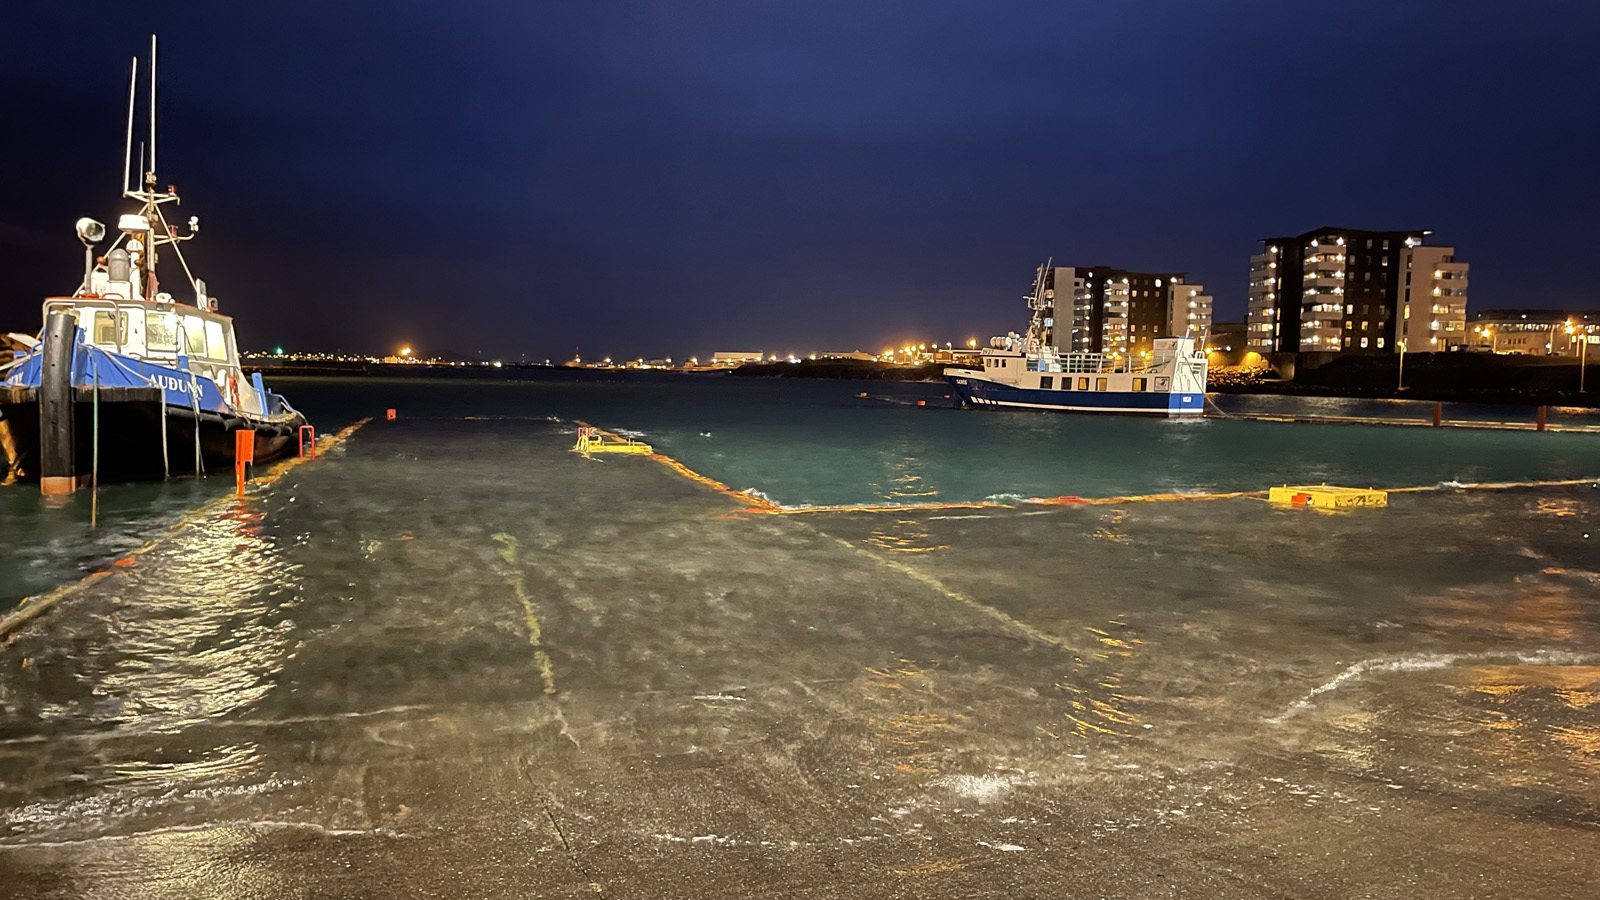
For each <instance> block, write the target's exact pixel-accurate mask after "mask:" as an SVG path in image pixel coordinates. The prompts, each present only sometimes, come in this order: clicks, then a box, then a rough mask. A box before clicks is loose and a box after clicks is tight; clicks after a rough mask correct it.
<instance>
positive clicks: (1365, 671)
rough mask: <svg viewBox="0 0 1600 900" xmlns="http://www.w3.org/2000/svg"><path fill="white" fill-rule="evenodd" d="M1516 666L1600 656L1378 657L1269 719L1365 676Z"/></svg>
mask: <svg viewBox="0 0 1600 900" xmlns="http://www.w3.org/2000/svg"><path fill="white" fill-rule="evenodd" d="M1495 662H1499V663H1514V664H1519V665H1525V666H1586V665H1594V664H1596V663H1600V653H1575V652H1573V651H1571V650H1524V651H1512V650H1484V651H1479V652H1475V653H1414V654H1404V655H1400V656H1375V657H1373V658H1371V659H1364V660H1362V661H1360V662H1358V663H1356V664H1354V665H1352V666H1350V667H1348V668H1346V669H1345V670H1344V671H1343V672H1340V673H1339V674H1338V675H1335V676H1334V677H1333V678H1332V679H1330V680H1329V681H1327V682H1324V683H1323V684H1319V685H1317V686H1316V687H1314V688H1312V689H1311V690H1310V692H1309V693H1307V694H1306V695H1305V696H1304V697H1301V698H1300V699H1299V700H1296V701H1295V702H1293V703H1291V704H1289V708H1288V709H1286V710H1284V711H1283V712H1281V713H1279V714H1278V715H1276V716H1273V717H1272V718H1270V719H1268V720H1267V721H1268V722H1271V723H1272V724H1274V725H1281V724H1282V723H1284V722H1286V721H1288V720H1289V719H1291V718H1293V717H1295V716H1297V715H1299V714H1300V713H1303V712H1305V711H1306V710H1309V709H1312V708H1313V707H1314V706H1315V705H1316V703H1315V701H1316V699H1317V697H1319V696H1321V695H1323V694H1326V693H1329V692H1330V691H1336V690H1338V689H1339V688H1340V687H1342V686H1344V685H1345V684H1346V683H1348V682H1350V681H1353V680H1355V679H1357V678H1361V677H1363V676H1366V675H1381V674H1387V673H1390V672H1422V671H1427V670H1430V669H1448V668H1451V667H1453V666H1459V665H1463V664H1470V663H1495Z"/></svg>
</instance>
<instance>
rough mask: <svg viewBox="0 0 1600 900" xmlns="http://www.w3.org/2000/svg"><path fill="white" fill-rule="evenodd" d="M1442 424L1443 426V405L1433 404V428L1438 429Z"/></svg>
mask: <svg viewBox="0 0 1600 900" xmlns="http://www.w3.org/2000/svg"><path fill="white" fill-rule="evenodd" d="M1443 424H1444V404H1443V403H1435V404H1434V405H1433V427H1435V428H1438V427H1439V426H1440V425H1443Z"/></svg>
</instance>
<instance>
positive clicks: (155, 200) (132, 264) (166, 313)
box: [0, 39, 307, 490]
mask: <svg viewBox="0 0 1600 900" xmlns="http://www.w3.org/2000/svg"><path fill="white" fill-rule="evenodd" d="M154 53H155V41H154V39H152V40H151V88H150V143H149V147H148V157H146V154H145V152H143V150H141V153H140V165H139V169H140V170H142V172H141V173H140V174H139V176H138V181H137V183H136V184H128V183H127V165H128V163H129V162H131V155H132V154H131V150H132V135H133V113H134V103H133V101H134V96H133V87H134V86H133V85H130V93H129V106H128V148H127V149H128V153H127V155H126V156H125V157H124V166H125V170H124V189H123V198H124V199H127V200H134V201H137V202H138V203H139V204H140V205H139V208H138V209H137V211H134V212H128V213H125V214H123V215H121V216H120V217H119V218H118V220H117V225H116V232H117V233H116V236H115V238H114V239H113V240H112V242H111V245H110V246H109V247H108V248H107V249H106V251H105V253H104V254H103V255H100V256H98V257H97V256H96V252H95V248H96V247H97V246H98V245H99V244H100V243H101V242H102V241H104V240H105V238H106V236H107V229H106V228H105V227H104V226H103V225H101V224H100V223H98V222H96V221H94V220H92V219H80V220H79V221H78V237H79V239H80V240H81V241H82V242H83V245H84V247H85V256H86V260H85V270H84V275H83V280H82V282H80V284H79V286H78V288H77V289H76V290H75V291H73V292H72V294H71V295H69V296H61V297H51V298H48V299H46V300H45V301H44V306H43V319H44V322H43V328H42V330H41V331H40V333H39V335H38V337H36V338H30V337H28V336H26V335H16V334H13V335H10V336H9V341H8V343H9V344H10V345H11V346H12V347H13V348H16V349H14V350H13V352H12V353H11V354H10V356H11V358H10V359H9V360H6V359H4V358H3V357H0V379H3V380H0V454H3V458H4V463H5V469H4V471H0V475H3V476H5V477H6V478H7V479H8V480H10V479H15V478H18V477H23V478H44V479H56V480H59V479H61V478H63V477H66V478H69V479H71V480H72V481H77V480H81V479H82V478H84V477H87V476H88V475H89V473H90V470H91V468H93V469H94V470H95V471H96V472H97V473H98V475H99V477H100V478H101V479H102V480H106V479H110V480H132V479H140V478H150V477H156V478H159V477H162V476H163V475H166V474H180V473H186V472H197V471H205V470H206V469H226V468H228V467H231V465H232V464H233V461H234V458H235V456H234V455H235V433H236V432H238V431H241V430H248V431H252V432H254V438H253V444H254V453H253V458H254V461H256V462H266V461H270V460H273V459H276V458H279V457H282V456H284V455H286V454H288V453H290V452H292V451H294V450H295V449H296V448H297V446H298V442H299V440H300V435H301V428H302V426H305V425H306V424H307V422H306V418H305V416H303V415H302V414H301V413H299V412H298V411H297V410H295V409H294V407H292V406H290V405H289V402H288V401H287V400H285V399H284V398H283V397H282V396H281V395H279V394H277V393H274V392H272V391H270V390H268V389H267V387H266V385H265V384H264V383H263V382H262V380H261V376H260V374H259V373H255V374H252V375H249V376H247V375H246V374H245V372H244V370H243V368H242V367H241V366H240V361H239V350H238V345H237V342H236V338H235V335H234V327H233V319H232V318H230V317H228V316H226V315H223V314H221V313H219V312H218V311H217V299H216V297H214V296H212V295H210V294H209V293H208V292H207V290H206V285H205V282H204V281H202V280H200V279H198V278H194V277H193V276H192V274H191V273H190V268H189V265H188V262H187V261H186V260H184V258H183V252H182V249H181V245H182V244H184V243H186V242H188V241H189V240H192V239H193V238H194V237H195V235H196V233H197V232H198V231H199V220H198V219H197V218H195V217H192V216H191V217H190V218H189V220H188V223H187V227H186V230H185V231H184V232H183V233H181V234H180V233H179V229H178V228H177V227H176V226H174V225H172V224H169V222H168V220H167V215H168V214H167V211H166V210H167V209H168V208H169V207H172V206H176V205H177V204H178V202H179V199H178V194H177V191H176V189H175V188H172V187H170V186H169V187H168V188H167V189H166V190H165V191H161V190H158V189H157V184H158V182H157V181H156V171H155V165H156V154H155V90H154V80H155V63H154ZM137 71H138V61H137V60H135V61H134V72H135V76H134V78H135V81H136V79H137V75H136V73H137ZM146 158H148V166H146V165H145V161H146ZM169 251H170V252H171V253H172V255H173V256H175V257H177V259H178V261H179V262H180V263H182V271H183V276H184V277H183V281H182V282H179V289H180V290H183V289H184V288H187V291H186V293H190V294H191V299H190V302H188V303H184V302H181V301H180V300H179V299H178V298H176V297H174V296H173V294H172V293H170V292H169V291H168V290H166V289H165V288H166V287H167V285H166V283H165V282H164V281H163V280H162V278H161V277H160V275H159V274H158V272H157V262H158V257H159V256H162V255H165V254H166V253H167V252H169ZM53 461H54V462H53ZM53 467H54V468H55V469H65V470H67V471H66V472H65V473H63V472H61V471H44V470H49V469H52V468H53ZM62 489H67V490H70V489H71V487H70V486H67V487H64V488H62Z"/></svg>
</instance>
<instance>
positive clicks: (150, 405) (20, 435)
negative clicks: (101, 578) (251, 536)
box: [0, 396, 306, 482]
mask: <svg viewBox="0 0 1600 900" xmlns="http://www.w3.org/2000/svg"><path fill="white" fill-rule="evenodd" d="M0 401H4V398H0ZM74 414H75V426H74V432H75V439H76V448H75V456H76V468H77V474H78V476H79V477H80V478H87V477H88V476H89V475H90V473H91V472H93V471H94V467H95V446H94V444H95V422H94V419H95V413H94V406H93V403H92V401H91V402H87V403H86V402H84V400H83V399H82V397H81V396H80V397H79V398H78V399H77V402H76V403H74ZM99 419H100V424H99V444H100V446H99V476H100V480H101V481H105V482H116V481H141V480H148V479H158V478H162V477H164V476H166V475H191V474H195V473H196V471H197V466H196V452H195V448H196V443H197V441H198V445H199V454H198V456H199V470H200V471H208V472H227V471H231V470H232V468H233V458H234V441H235V437H234V433H235V432H237V431H239V430H241V429H250V430H253V431H254V432H255V452H254V457H255V462H257V463H267V462H272V461H274V460H277V459H281V458H283V457H285V456H288V455H290V454H292V453H295V452H296V451H297V450H298V446H299V445H298V436H299V428H300V426H302V425H305V424H306V420H305V417H304V416H302V415H299V414H298V413H297V414H295V415H293V416H290V417H285V418H283V419H280V420H278V421H272V422H262V421H251V420H249V419H246V418H243V417H240V416H229V415H225V414H218V413H210V412H206V411H204V410H202V411H200V413H199V416H198V418H197V417H196V415H195V411H194V410H193V408H192V407H187V406H173V405H171V404H165V403H162V402H161V401H159V400H109V401H108V400H102V401H101V403H100V412H99ZM163 432H165V434H166V442H165V450H164V451H163V445H162V433H163ZM0 457H3V464H0V477H3V478H6V479H8V480H37V479H38V477H39V466H38V458H39V404H38V401H37V400H35V399H32V398H27V399H22V400H20V401H14V402H0Z"/></svg>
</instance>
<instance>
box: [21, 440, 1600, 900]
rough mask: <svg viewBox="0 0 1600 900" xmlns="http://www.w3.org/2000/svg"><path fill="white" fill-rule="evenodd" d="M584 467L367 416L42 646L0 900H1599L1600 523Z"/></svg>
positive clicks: (1527, 501)
mask: <svg viewBox="0 0 1600 900" xmlns="http://www.w3.org/2000/svg"><path fill="white" fill-rule="evenodd" d="M570 440H571V438H570V435H566V434H563V433H562V428H561V426H559V425H557V424H551V423H538V422H533V421H521V422H491V421H484V422H459V423H446V424H440V423H437V422H435V423H414V422H413V423H408V422H405V421H403V420H402V421H399V422H394V423H384V424H382V425H379V426H375V427H369V429H367V430H365V431H363V432H362V433H361V434H360V435H358V437H357V438H356V439H354V440H353V441H352V442H351V443H350V444H348V445H347V446H346V447H345V448H344V450H343V451H341V453H340V454H339V455H338V456H337V457H336V458H334V459H330V460H327V461H324V463H322V464H318V465H315V466H308V467H304V468H302V469H300V470H296V472H295V473H294V474H293V475H292V476H291V477H290V478H288V479H286V480H285V481H284V482H283V483H281V484H280V485H277V486H275V487H274V488H273V489H272V490H271V491H270V492H268V494H267V495H265V496H263V497H262V498H260V499H259V500H258V501H254V502H255V503H256V504H257V505H252V506H248V507H243V508H240V509H239V510H236V511H234V512H231V513H229V514H227V515H219V516H217V517H215V518H213V519H209V520H202V521H197V522H195V523H193V524H192V525H191V526H190V527H189V528H187V529H186V530H184V531H182V532H180V533H179V534H178V535H176V536H175V537H174V539H173V540H172V541H170V542H168V543H167V544H164V545H162V546H161V547H158V548H156V549H154V550H152V551H150V552H149V553H147V554H145V555H144V556H142V557H140V559H139V562H138V564H137V565H136V566H134V567H131V568H129V569H127V570H126V571H119V572H118V573H117V574H116V575H115V576H114V577H112V578H108V579H105V580H103V581H101V582H99V583H97V584H95V585H93V586H92V587H91V588H89V589H87V590H85V591H84V592H83V594H82V595H80V596H76V597H74V598H72V599H70V600H69V601H66V602H64V603H63V604H62V605H61V606H60V607H59V608H58V609H57V610H56V611H55V612H54V613H53V614H52V615H51V616H48V617H46V618H44V619H43V620H40V621H38V622H36V623H35V624H33V625H31V626H30V627H29V628H28V629H26V630H25V631H24V632H22V633H21V634H19V635H18V636H17V638H16V639H15V640H14V641H13V642H12V643H11V645H10V646H8V647H6V648H5V650H4V653H3V655H0V710H3V712H4V719H3V722H0V806H3V812H0V896H29V897H80V896H82V897H89V896H93V897H102V896H103V897H112V896H116V897H140V896H145V897H167V896H171V897H193V896H252V897H254V896H260V897H267V896H272V897H282V896H301V895H305V896H349V897H364V896H373V897H378V896H382V897H394V896H507V897H525V896H569V895H582V896H593V895H595V894H596V893H598V894H600V895H611V896H627V897H707V896H749V895H752V894H754V895H763V896H811V895H817V894H821V895H830V896H831V895H844V894H850V895H857V894H865V893H873V894H882V895H888V896H992V895H1010V894H1016V895H1022V896H1050V897H1058V896H1150V897H1165V896H1191V897H1192V896H1217V897H1222V896H1226V897H1283V896H1294V897H1330V898H1331V897H1349V896H1368V897H1491V896H1503V897H1513V896H1539V897H1548V898H1563V897H1589V896H1592V885H1593V883H1594V882H1595V880H1596V876H1600V789H1597V785H1596V782H1595V778H1596V776H1597V775H1600V772H1597V771H1596V770H1597V768H1600V766H1597V759H1600V756H1597V755H1600V731H1597V721H1600V720H1597V719H1596V717H1595V716H1596V711H1597V710H1600V703H1597V702H1596V699H1597V697H1600V641H1597V640H1596V630H1595V629H1596V625H1597V619H1600V600H1597V595H1600V589H1597V579H1600V575H1596V573H1597V572H1600V558H1597V554H1596V552H1595V548H1594V546H1593V544H1592V543H1589V542H1585V541H1584V540H1583V539H1582V538H1581V537H1579V535H1580V534H1581V532H1582V531H1583V530H1587V529H1588V528H1589V527H1590V526H1589V525H1586V524H1585V523H1593V522H1594V521H1595V515H1596V512H1597V510H1600V502H1597V501H1600V497H1597V492H1594V491H1580V490H1572V491H1565V492H1558V493H1553V494H1552V493H1542V494H1539V495H1519V494H1504V495H1491V494H1479V495H1458V496H1451V495H1433V496H1426V497H1405V498H1402V499H1397V500H1396V502H1395V504H1394V505H1393V506H1392V507H1391V508H1390V509H1389V510H1387V511H1384V512H1381V513H1374V514H1371V515H1362V516H1322V515H1315V514H1310V513H1306V512H1305V511H1295V512H1284V511H1274V510H1269V509H1266V508H1265V507H1263V506H1260V505H1257V504H1254V503H1251V502H1248V501H1239V502H1237V503H1235V502H1232V501H1219V502H1216V503H1208V504H1203V505H1200V504H1196V505H1186V504H1168V505H1163V504H1149V505H1142V506H1137V507H1134V506H1130V507H1127V508H1111V509H1104V508H1096V509H1074V508H1056V509H1051V510H1048V511H1046V512H1045V513H1044V514H1040V515H1026V514H1023V513H1022V512H1016V511H1004V510H996V511H985V512H983V513H982V514H978V515H960V516H954V515H940V514H935V513H929V514H915V515H909V514H908V515H881V514H864V513H863V514H855V513H852V514H840V515H829V516H812V517H807V518H804V519H798V518H786V517H760V518H756V519H749V518H727V517H722V516H720V515H719V514H720V513H723V512H725V511H726V510H727V508H728V505H729V501H728V500H726V499H725V498H722V497H719V496H715V495H712V494H709V493H707V492H704V491H701V490H700V489H699V488H697V487H696V486H694V485H692V484H690V483H688V482H686V481H683V480H680V479H678V478H676V477H675V476H673V475H672V474H670V473H669V472H667V471H665V470H664V469H662V468H660V467H658V466H655V465H653V464H651V463H649V462H648V461H647V460H623V459H617V460H612V459H607V460H604V461H586V460H583V459H581V458H579V457H576V456H574V455H572V454H569V453H566V452H565V448H566V446H567V445H568V444H569V443H570ZM915 474H916V473H915V472H909V471H908V472H901V473H899V475H900V476H906V477H908V478H910V476H914V475H915ZM918 489H919V488H918V487H917V484H916V482H915V480H914V478H910V480H907V481H903V482H896V483H895V490H906V491H911V492H915V491H916V490H918ZM1202 507H1203V508H1202ZM906 549H913V550H917V551H918V552H915V553H906V552H903V551H904V550H906Z"/></svg>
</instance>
